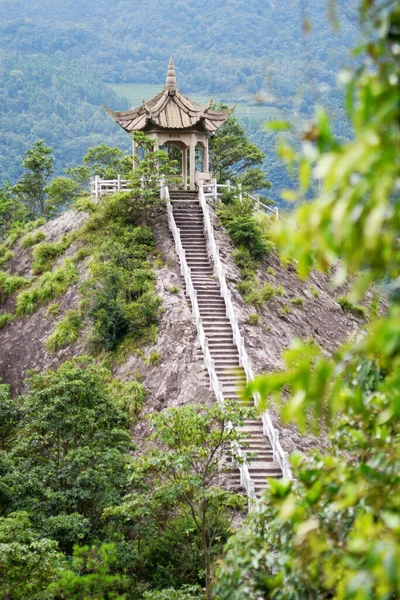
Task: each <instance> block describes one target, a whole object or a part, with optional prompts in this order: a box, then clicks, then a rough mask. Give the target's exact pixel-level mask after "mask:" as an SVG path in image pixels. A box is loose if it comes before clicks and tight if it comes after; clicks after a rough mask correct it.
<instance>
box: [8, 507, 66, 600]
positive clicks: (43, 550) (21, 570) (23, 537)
mask: <svg viewBox="0 0 400 600" xmlns="http://www.w3.org/2000/svg"><path fill="white" fill-rule="evenodd" d="M62 562H63V557H62V554H60V553H59V552H57V542H55V541H54V540H49V539H46V538H42V537H41V536H40V535H39V534H38V533H37V531H35V530H34V529H33V528H32V525H31V523H30V521H29V517H28V514H27V513H24V512H17V513H13V514H10V515H8V516H7V517H0V596H1V598H3V600H26V599H27V598H29V599H30V600H43V599H44V598H49V596H48V594H47V588H48V586H49V584H50V583H51V582H52V581H54V580H55V579H56V577H57V571H58V569H59V568H60V566H61V565H62Z"/></svg>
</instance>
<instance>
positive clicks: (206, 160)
mask: <svg viewBox="0 0 400 600" xmlns="http://www.w3.org/2000/svg"><path fill="white" fill-rule="evenodd" d="M203 172H204V173H209V172H210V155H209V151H208V138H206V142H205V144H204V152H203Z"/></svg>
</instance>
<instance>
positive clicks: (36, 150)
mask: <svg viewBox="0 0 400 600" xmlns="http://www.w3.org/2000/svg"><path fill="white" fill-rule="evenodd" d="M53 163H54V157H53V156H52V149H51V148H49V147H48V146H46V144H45V142H44V140H38V141H37V142H35V143H34V144H33V146H32V148H30V149H29V150H27V151H26V152H25V154H24V159H23V161H22V166H23V167H24V169H26V170H27V171H28V172H27V173H24V174H23V175H22V176H21V177H20V179H19V180H18V182H17V183H16V184H15V186H14V187H13V188H12V192H13V193H14V194H15V195H16V197H17V199H18V201H19V202H20V203H21V204H22V205H23V206H24V208H25V209H26V213H27V218H28V219H29V220H33V219H36V218H38V217H45V218H47V217H48V216H49V207H48V202H47V195H46V187H47V183H48V180H49V178H50V175H51V174H52V173H53Z"/></svg>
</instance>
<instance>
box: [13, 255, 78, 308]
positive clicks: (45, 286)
mask: <svg viewBox="0 0 400 600" xmlns="http://www.w3.org/2000/svg"><path fill="white" fill-rule="evenodd" d="M77 276H78V271H77V270H76V267H75V265H74V264H73V262H72V260H71V259H66V260H65V261H64V263H63V265H62V266H61V267H59V268H58V269H56V270H55V271H53V272H52V273H44V274H43V275H42V276H41V277H40V278H39V280H38V282H37V284H36V285H35V286H34V287H32V288H30V289H29V290H26V291H24V292H21V293H20V294H19V295H18V296H17V315H27V314H30V313H33V312H34V311H35V310H36V309H37V308H38V306H39V305H40V304H44V303H46V302H49V301H50V300H52V299H53V298H55V297H56V296H59V295H60V294H63V293H64V292H66V291H67V289H68V288H69V286H70V285H71V284H72V283H74V282H75V281H76V279H77Z"/></svg>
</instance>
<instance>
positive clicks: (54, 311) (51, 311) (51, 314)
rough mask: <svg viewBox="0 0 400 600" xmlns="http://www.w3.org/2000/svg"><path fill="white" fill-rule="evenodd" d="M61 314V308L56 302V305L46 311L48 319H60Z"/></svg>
mask: <svg viewBox="0 0 400 600" xmlns="http://www.w3.org/2000/svg"><path fill="white" fill-rule="evenodd" d="M59 314H60V306H59V304H57V302H55V303H54V304H50V306H49V307H48V309H47V310H46V315H47V316H48V317H58V315H59Z"/></svg>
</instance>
